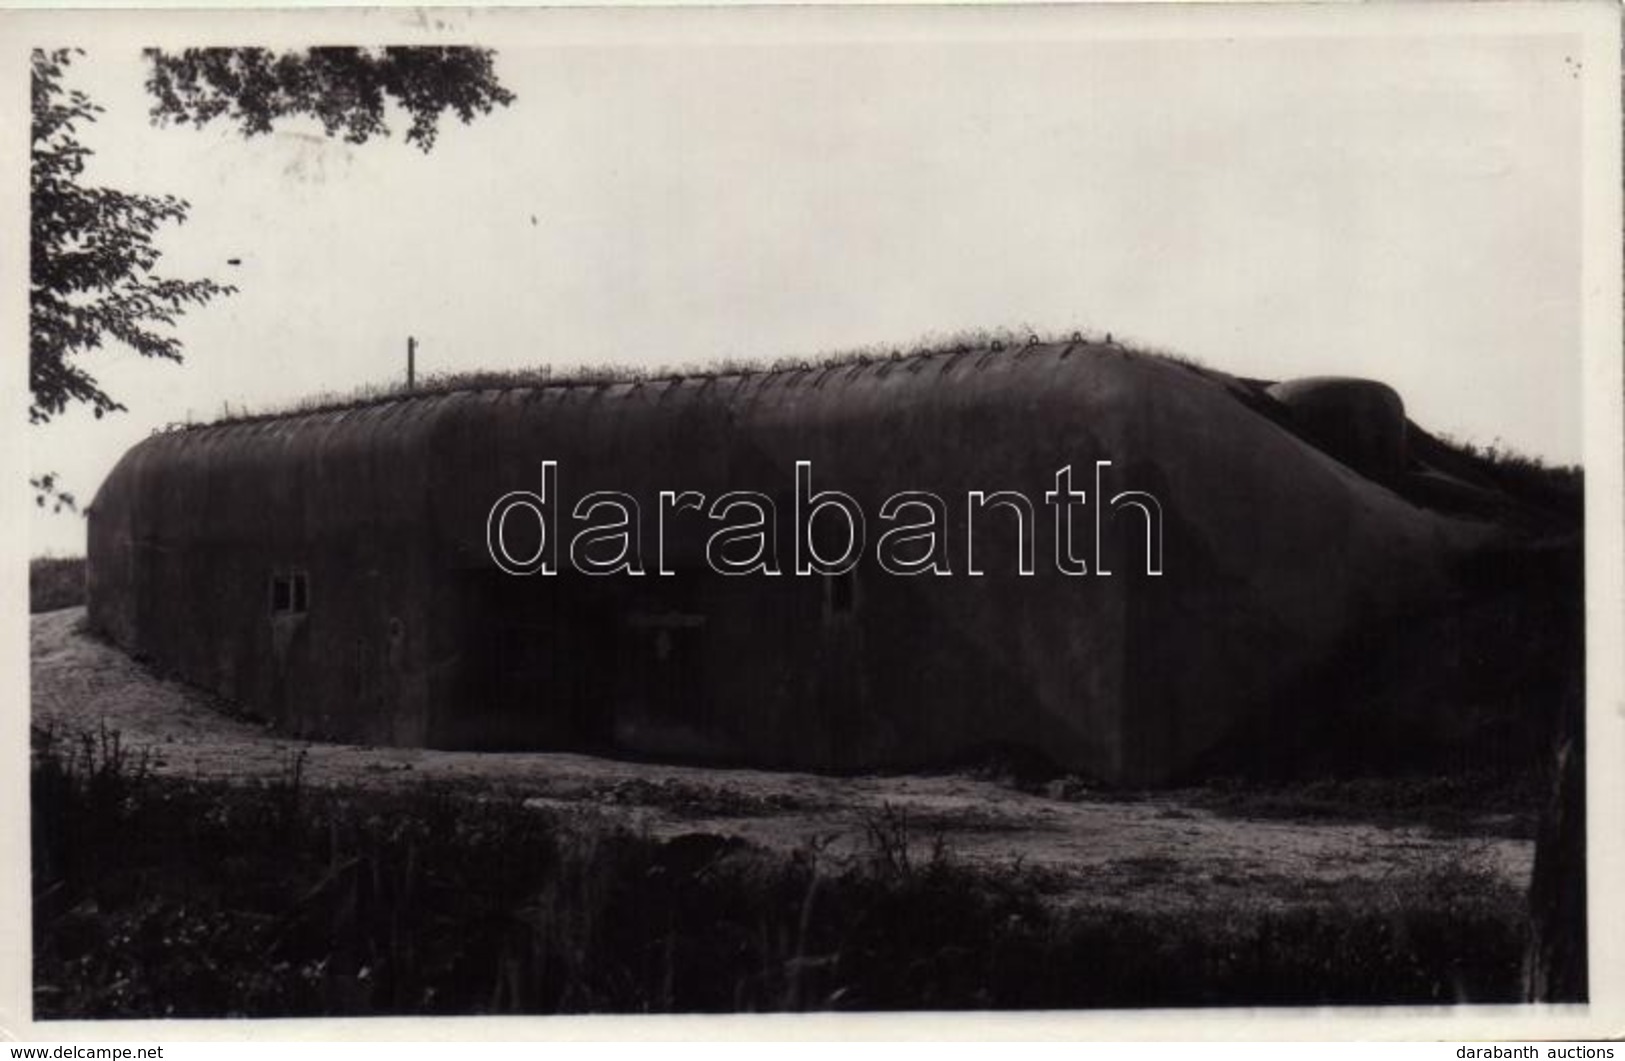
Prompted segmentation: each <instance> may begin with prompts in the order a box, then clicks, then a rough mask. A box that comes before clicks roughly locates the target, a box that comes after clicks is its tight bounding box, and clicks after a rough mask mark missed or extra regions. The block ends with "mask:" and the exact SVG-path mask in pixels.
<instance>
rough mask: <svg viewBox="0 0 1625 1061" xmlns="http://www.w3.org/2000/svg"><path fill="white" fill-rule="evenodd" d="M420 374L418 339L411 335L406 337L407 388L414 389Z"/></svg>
mask: <svg viewBox="0 0 1625 1061" xmlns="http://www.w3.org/2000/svg"><path fill="white" fill-rule="evenodd" d="M417 375H418V341H417V340H416V339H414V338H412V337H411V336H410V335H408V336H407V337H406V389H407V390H413V389H414V388H415V387H416V386H417Z"/></svg>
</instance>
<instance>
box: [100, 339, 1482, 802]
mask: <svg viewBox="0 0 1625 1061" xmlns="http://www.w3.org/2000/svg"><path fill="white" fill-rule="evenodd" d="M1307 393H1309V394H1310V396H1311V398H1313V396H1314V394H1315V393H1318V392H1315V391H1312V390H1311V391H1309V392H1307ZM1360 393H1361V394H1364V393H1365V392H1364V391H1361V392H1360ZM1390 393H1391V392H1390ZM1299 396H1300V392H1295V391H1292V390H1287V391H1286V393H1285V397H1284V398H1281V400H1282V401H1284V402H1286V404H1287V405H1288V406H1289V407H1292V408H1294V409H1296V408H1298V407H1308V408H1311V409H1314V408H1319V406H1318V405H1316V404H1315V401H1314V400H1312V401H1309V402H1308V403H1307V405H1305V403H1303V402H1299V401H1298V397H1299ZM1277 397H1280V396H1279V395H1278V396H1277ZM1260 400H1261V395H1260V394H1259V393H1258V392H1257V388H1256V387H1254V386H1253V385H1251V384H1248V383H1246V382H1244V381H1241V380H1237V379H1234V378H1232V377H1229V376H1225V375H1223V374H1221V373H1216V372H1209V371H1205V370H1193V369H1191V368H1189V367H1186V366H1182V365H1179V364H1176V363H1173V362H1169V361H1166V360H1163V359H1159V358H1154V357H1149V356H1144V355H1138V354H1133V353H1129V352H1126V351H1123V350H1121V349H1119V348H1115V347H1105V346H1095V345H1090V344H1085V343H1063V344H1038V345H1033V346H1029V347H1025V348H1021V349H1018V350H1010V351H991V350H972V351H958V352H944V353H933V354H927V355H917V356H913V357H910V358H905V359H900V360H893V361H879V362H870V363H850V364H831V365H825V366H818V367H812V368H807V369H799V370H790V371H781V372H763V373H754V374H740V375H720V376H706V377H686V378H675V379H662V380H652V381H638V382H624V383H613V384H556V385H548V386H536V387H510V388H502V389H487V390H469V391H454V392H449V393H438V394H424V395H416V396H411V395H408V396H400V397H396V398H391V399H388V400H385V401H380V402H377V403H374V404H368V405H361V406H357V407H352V408H343V409H332V410H325V411H313V412H307V413H297V414H290V415H286V416H279V417H268V418H263V419H258V420H245V421H240V422H234V423H222V424H217V425H210V426H204V427H197V428H191V429H187V430H182V431H174V432H169V433H165V434H159V435H155V436H154V437H152V438H150V439H148V440H146V441H144V442H142V443H141V444H139V445H137V446H136V447H134V448H133V449H132V450H131V451H130V452H129V453H128V454H127V455H126V456H125V457H124V459H123V460H122V461H121V462H120V464H119V465H118V467H117V468H116V469H115V470H114V472H113V473H112V474H111V475H110V476H109V478H108V480H107V482H106V483H105V484H104V485H103V487H102V489H101V491H100V492H99V493H98V495H97V497H96V499H95V502H94V503H93V505H92V507H91V511H90V549H89V554H90V555H89V590H90V617H91V621H92V623H93V624H94V625H95V626H96V627H97V628H98V629H100V630H101V631H103V632H105V633H106V634H107V636H109V637H110V638H112V639H113V640H114V641H115V642H117V643H118V644H120V645H122V646H124V647H125V648H126V649H128V650H130V651H132V652H134V653H138V654H140V655H143V656H145V657H147V658H149V659H151V660H153V661H154V662H155V663H157V664H158V665H160V666H162V667H163V668H165V669H166V670H169V671H171V672H173V673H175V674H177V675H178V676H179V677H181V678H183V679H185V680H187V681H189V682H192V683H194V684H196V685H199V686H202V687H204V688H206V689H209V690H212V691H214V692H216V693H218V694H220V695H222V696H224V697H227V698H230V699H232V700H234V701H237V702H238V703H240V704H241V705H243V706H244V707H245V708H248V709H250V710H253V711H256V712H258V713H260V714H262V715H264V716H265V717H267V718H269V719H272V720H273V721H274V722H275V723H276V724H277V725H278V726H280V727H282V728H283V729H285V730H286V731H288V732H290V733H294V734H299V735H305V736H310V737H319V738H329V739H340V740H349V741H363V742H370V743H384V744H396V745H407V746H431V747H462V748H482V749H497V748H569V749H582V750H591V751H604V752H611V753H615V754H626V755H638V756H656V757H682V758H697V759H706V760H713V761H723V762H731V763H739V764H747V765H755V766H763V767H785V768H812V769H823V770H836V771H846V770H861V769H872V768H887V767H911V766H922V765H936V764H942V763H945V762H950V761H953V760H955V759H957V758H960V757H963V756H966V755H970V754H975V753H976V752H978V751H979V750H982V749H986V748H989V747H995V746H1019V747H1024V748H1030V749H1035V750H1038V751H1040V752H1042V753H1043V754H1044V755H1046V756H1048V757H1049V758H1051V759H1052V760H1054V761H1055V762H1056V763H1057V764H1059V765H1061V766H1063V767H1066V768H1069V769H1074V770H1077V771H1079V772H1083V773H1087V774H1089V775H1092V776H1094V777H1097V778H1099V779H1101V780H1103V781H1107V782H1113V783H1126V784H1142V783H1156V782H1160V781H1164V780H1168V779H1170V778H1173V777H1177V776H1178V774H1179V773H1180V771H1182V770H1185V769H1187V768H1189V767H1190V766H1191V764H1193V763H1194V762H1196V761H1198V760H1199V759H1200V757H1201V756H1202V755H1203V754H1204V753H1206V752H1208V751H1209V750H1211V749H1212V748H1214V747H1215V746H1216V745H1218V744H1219V743H1220V742H1222V741H1223V740H1224V739H1225V738H1227V737H1228V736H1230V735H1231V734H1232V733H1234V732H1235V730H1236V728H1237V727H1238V726H1239V725H1240V724H1241V723H1243V722H1244V721H1245V720H1247V719H1248V718H1250V717H1252V716H1253V715H1255V714H1256V713H1257V712H1258V711H1259V710H1261V709H1262V708H1264V707H1265V706H1267V705H1268V704H1270V702H1271V700H1272V697H1274V696H1276V695H1278V694H1280V693H1281V691H1282V690H1285V689H1287V688H1289V687H1291V685H1292V683H1293V682H1295V681H1297V680H1299V679H1301V677H1302V676H1303V675H1304V674H1305V673H1306V672H1308V671H1309V670H1310V669H1311V668H1313V667H1315V666H1317V665H1318V664H1319V663H1320V662H1322V661H1324V660H1325V659H1327V658H1329V657H1330V656H1332V655H1333V654H1335V653H1336V652H1337V651H1338V650H1339V649H1340V647H1341V646H1342V645H1343V644H1344V642H1345V641H1346V639H1347V637H1348V635H1349V632H1350V631H1351V630H1353V629H1357V628H1358V627H1359V626H1361V625H1362V624H1365V623H1369V622H1372V621H1380V620H1381V619H1383V618H1384V617H1389V616H1393V615H1397V614H1400V613H1401V612H1403V611H1404V610H1405V609H1406V608H1408V607H1410V606H1412V605H1413V604H1414V603H1415V602H1416V601H1417V600H1418V599H1419V598H1424V597H1426V596H1427V595H1429V594H1436V593H1438V592H1440V587H1441V586H1442V585H1443V582H1444V579H1445V577H1446V576H1445V572H1446V570H1447V568H1448V567H1449V565H1450V564H1451V563H1452V562H1453V560H1454V558H1455V557H1456V556H1457V555H1458V554H1459V553H1460V552H1461V551H1462V550H1465V549H1468V548H1471V547H1473V546H1474V545H1476V544H1477V543H1479V542H1481V541H1482V540H1484V538H1485V536H1486V535H1487V534H1488V533H1489V532H1488V530H1487V529H1486V528H1485V527H1484V526H1483V525H1481V524H1475V523H1471V522H1467V521H1463V520H1458V519H1453V518H1451V517H1449V516H1447V515H1445V514H1442V513H1440V512H1435V511H1432V510H1429V509H1426V508H1423V507H1418V506H1417V505H1414V504H1412V503H1410V502H1408V501H1406V500H1405V499H1404V498H1402V497H1400V496H1398V495H1397V494H1395V493H1393V492H1391V491H1390V490H1388V489H1386V488H1385V487H1384V486H1382V485H1380V484H1379V483H1377V482H1374V481H1373V480H1372V479H1370V478H1368V477H1366V476H1364V475H1361V474H1357V473H1356V472H1355V471H1353V470H1351V469H1350V467H1347V466H1345V465H1344V464H1342V463H1339V462H1338V461H1336V460H1332V459H1330V458H1328V457H1327V456H1326V454H1325V453H1322V452H1320V451H1319V450H1317V449H1316V448H1314V447H1313V446H1310V445H1306V444H1305V443H1304V441H1303V440H1302V439H1301V438H1300V437H1298V435H1296V434H1294V433H1293V431H1291V430H1288V429H1286V428H1284V427H1283V426H1282V424H1280V423H1278V422H1277V421H1276V420H1275V419H1273V418H1272V417H1271V416H1268V415H1263V414H1262V413H1261V412H1260V409H1259V406H1258V402H1259V401H1260ZM1316 400H1318V399H1316ZM1358 400H1359V401H1365V400H1366V399H1365V398H1364V397H1361V398H1359V399H1358ZM1395 400H1396V401H1397V396H1395ZM1334 404H1335V403H1334ZM1373 407H1374V408H1376V409H1377V410H1378V412H1379V413H1381V414H1382V416H1385V417H1386V416H1387V415H1388V411H1389V410H1390V408H1391V406H1390V404H1389V403H1387V402H1386V400H1385V399H1380V396H1378V398H1377V399H1373ZM1400 415H1401V422H1403V414H1402V412H1401V414H1400ZM1384 423H1385V424H1386V421H1384ZM1384 430H1385V431H1386V430H1387V428H1386V427H1384ZM1379 434H1380V432H1379ZM1362 437H1363V436H1362ZM1384 437H1385V438H1386V437H1387V436H1384ZM1379 441H1380V440H1379ZM1363 444H1364V443H1361V445H1363ZM1385 445H1386V443H1382V444H1380V445H1375V448H1374V449H1373V450H1372V454H1374V455H1378V456H1382V459H1383V460H1387V459H1389V458H1390V457H1392V456H1393V454H1392V453H1391V452H1389V450H1387V449H1384V448H1383V447H1384V446H1385ZM1328 448H1332V444H1328ZM1379 451H1380V452H1379ZM1361 454H1365V451H1364V450H1361ZM544 459H545V460H553V461H556V462H558V465H559V467H560V469H561V470H562V479H563V487H562V489H563V491H564V492H565V493H566V494H567V496H568V497H569V498H570V499H572V500H573V499H578V498H581V497H583V496H585V495H587V494H588V493H591V492H594V491H611V490H613V491H622V492H626V493H629V494H632V495H634V496H637V497H655V496H657V495H658V494H659V492H660V491H662V490H678V489H682V490H693V491H697V492H700V493H703V494H704V495H705V496H707V497H716V496H718V495H721V494H724V493H727V492H729V491H736V490H752V491H759V492H762V493H765V494H766V495H768V496H770V497H774V496H782V491H783V490H784V489H785V487H786V484H787V483H791V482H794V468H795V465H796V462H798V461H802V460H807V461H811V462H813V464H814V465H815V467H816V468H817V469H818V474H819V475H820V476H821V477H824V476H827V481H828V482H829V483H830V484H832V485H833V484H838V485H839V487H840V489H841V490H843V491H845V492H847V493H849V494H850V495H852V496H853V497H854V498H855V499H856V500H857V501H858V502H859V503H860V504H862V505H863V506H864V508H865V509H866V510H868V511H871V512H873V511H876V510H878V509H879V507H880V506H881V504H882V503H883V501H884V500H885V498H887V497H888V496H890V495H892V494H894V493H895V492H896V491H898V490H900V489H905V488H919V489H924V490H932V491H938V492H940V493H941V494H942V495H944V496H946V497H949V498H958V497H964V496H966V495H967V494H968V493H970V492H972V491H986V492H991V491H995V490H1001V489H1022V490H1025V491H1027V492H1028V493H1029V494H1032V495H1037V494H1039V493H1041V492H1042V491H1043V490H1044V489H1046V488H1047V487H1048V486H1049V485H1050V483H1051V481H1052V477H1053V476H1054V474H1055V472H1056V471H1057V469H1060V468H1062V467H1063V466H1067V465H1071V466H1074V467H1076V468H1079V469H1087V468H1089V467H1090V465H1091V463H1092V462H1094V461H1095V460H1097V459H1106V460H1111V461H1112V462H1113V473H1114V474H1118V475H1120V476H1121V477H1122V482H1124V483H1128V484H1132V485H1134V486H1136V487H1138V488H1140V489H1143V490H1146V491H1148V492H1150V493H1152V494H1154V495H1155V496H1157V497H1158V498H1160V499H1162V501H1163V504H1164V507H1165V509H1166V512H1165V527H1164V532H1165V537H1166V540H1165V542H1164V543H1163V548H1164V552H1165V555H1166V572H1165V574H1164V575H1162V576H1161V577H1156V578H1147V577H1144V571H1143V570H1142V571H1140V572H1139V574H1138V575H1136V574H1135V570H1136V568H1135V565H1136V564H1139V563H1142V562H1143V561H1142V560H1141V559H1140V558H1141V557H1143V556H1144V550H1145V541H1144V539H1145V530H1144V526H1145V525H1144V523H1143V522H1141V521H1140V519H1139V516H1138V515H1137V514H1135V513H1132V512H1121V513H1103V514H1102V519H1104V521H1105V523H1104V526H1105V534H1106V539H1105V540H1106V548H1107V550H1108V554H1107V555H1108V556H1109V557H1110V562H1109V564H1103V565H1102V566H1103V567H1109V568H1110V570H1111V574H1110V575H1109V576H1107V575H1104V574H1103V573H1102V572H1101V571H1098V570H1097V571H1092V572H1091V573H1090V574H1089V575H1088V576H1087V577H1083V578H1076V577H1043V576H1042V575H1040V576H1037V577H1024V576H1022V575H1021V574H1019V572H1018V570H1017V568H1018V556H1017V549H1016V543H1015V541H1014V539H1013V538H1012V537H1009V536H1006V535H1003V534H992V535H991V536H989V537H987V538H985V539H981V538H979V539H978V544H977V549H978V557H977V562H978V566H979V567H982V568H983V569H984V570H985V575H983V576H979V577H972V576H970V575H968V574H967V573H966V572H965V571H963V569H956V571H955V574H954V576H953V577H934V576H931V575H922V576H913V577H898V576H894V575H890V574H887V573H885V572H883V571H879V570H877V569H876V567H875V566H874V565H873V564H868V563H866V564H860V565H859V566H857V567H856V568H854V569H853V570H852V571H850V572H846V573H842V574H839V575H832V576H821V577H779V578H772V577H745V578H731V577H726V576H722V575H719V574H717V573H716V572H715V571H714V570H712V569H711V568H710V567H709V566H708V564H707V563H706V559H705V557H706V541H707V535H708V533H709V532H708V529H707V528H705V527H703V526H699V525H696V524H695V523H693V522H692V521H690V522H682V521H679V522H677V523H675V524H673V525H671V526H668V527H666V528H665V530H664V533H665V535H666V537H665V539H664V540H663V541H661V542H658V543H657V542H655V541H653V540H652V538H653V536H654V535H655V534H656V533H659V532H658V531H657V529H656V528H655V527H654V526H653V525H652V523H651V521H649V520H644V521H643V522H642V524H641V527H640V530H639V534H640V535H641V536H642V537H643V538H645V539H650V540H643V541H641V543H640V544H641V545H642V548H643V550H644V552H645V554H646V555H653V554H654V552H655V547H656V546H657V545H659V546H661V547H662V551H663V555H664V556H665V557H666V558H667V561H666V562H667V564H668V565H669V574H666V573H662V574H659V575H658V576H656V575H653V574H651V575H649V576H646V577H641V578H630V577H628V578H594V577H590V576H588V575H586V574H583V573H582V572H581V571H578V570H574V569H572V568H571V566H570V565H569V563H568V560H566V561H565V563H564V569H562V570H560V571H559V572H558V574H556V575H555V576H552V577H549V578H542V579H532V578H514V577H511V576H509V575H506V574H504V573H503V572H502V571H500V570H498V569H497V567H496V565H495V564H494V562H493V561H492V559H491V556H490V553H489V551H488V549H487V544H486V541H485V533H486V521H487V516H488V513H489V510H490V508H491V506H492V503H493V501H495V500H496V499H497V498H499V497H501V496H502V495H503V494H505V493H507V492H509V491H511V490H515V489H523V488H531V487H533V486H534V485H535V484H536V482H537V479H538V476H539V470H540V466H541V463H542V461H543V460H544ZM1356 463H1364V462H1363V460H1361V461H1357V462H1356ZM1379 463H1380V462H1379ZM1382 466H1383V467H1387V465H1386V464H1384V465H1382ZM950 510H951V511H950V515H949V519H950V523H951V524H952V526H951V527H950V528H949V532H950V535H951V536H953V537H954V538H955V540H957V539H958V537H959V536H961V535H963V533H964V531H965V527H964V525H963V524H964V521H965V520H967V519H969V518H970V517H969V515H968V514H967V513H966V512H965V511H964V510H963V509H962V508H961V507H960V506H957V505H951V506H950ZM985 518H986V519H988V520H989V526H998V523H997V521H998V520H999V519H1000V518H1001V517H1000V516H999V515H998V514H993V515H989V516H987V517H985ZM1038 522H1039V529H1040V532H1041V533H1048V532H1047V531H1045V530H1044V529H1043V524H1044V521H1043V519H1040V520H1039V521H1038ZM785 533H786V529H785V528H782V527H781V529H780V530H779V532H778V534H779V540H778V541H777V546H778V548H779V550H780V555H781V556H787V555H788V552H789V548H790V547H791V546H792V544H793V543H791V542H790V541H789V540H788V539H787V538H785V537H784V535H785ZM984 541H985V549H984V544H983V543H984ZM1051 545H1052V543H1051V542H1050V541H1048V540H1046V539H1045V538H1043V537H1040V538H1039V539H1038V546H1037V548H1038V549H1039V551H1040V553H1042V552H1043V551H1044V550H1047V549H1049V548H1050V547H1051ZM959 562H960V560H959V558H956V563H959ZM1265 646H1267V648H1266V647H1265Z"/></svg>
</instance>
